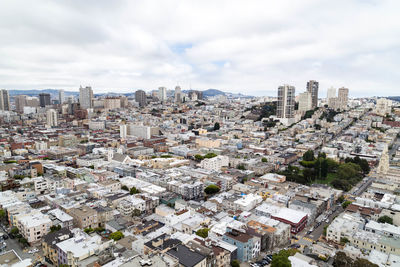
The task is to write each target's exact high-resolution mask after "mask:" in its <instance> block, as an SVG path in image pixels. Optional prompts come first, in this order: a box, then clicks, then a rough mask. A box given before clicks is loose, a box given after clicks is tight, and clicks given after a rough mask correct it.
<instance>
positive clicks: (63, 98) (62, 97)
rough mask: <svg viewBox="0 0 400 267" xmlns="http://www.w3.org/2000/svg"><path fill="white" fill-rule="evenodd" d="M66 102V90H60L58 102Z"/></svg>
mask: <svg viewBox="0 0 400 267" xmlns="http://www.w3.org/2000/svg"><path fill="white" fill-rule="evenodd" d="M64 100H65V93H64V90H62V89H61V90H59V91H58V101H59V102H60V104H62V103H64Z"/></svg>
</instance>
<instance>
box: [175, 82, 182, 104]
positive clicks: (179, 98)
mask: <svg viewBox="0 0 400 267" xmlns="http://www.w3.org/2000/svg"><path fill="white" fill-rule="evenodd" d="M181 101H182V89H181V87H180V86H176V87H175V103H178V104H179V103H181Z"/></svg>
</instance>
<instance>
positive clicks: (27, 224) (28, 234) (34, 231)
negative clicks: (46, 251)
mask: <svg viewBox="0 0 400 267" xmlns="http://www.w3.org/2000/svg"><path fill="white" fill-rule="evenodd" d="M51 225H52V221H51V220H50V218H49V216H48V215H45V214H42V213H41V212H37V213H34V214H27V215H26V216H22V217H20V218H19V219H18V222H17V228H18V229H19V231H20V233H21V235H23V236H24V237H25V238H26V240H27V241H28V242H29V243H35V242H37V241H40V239H41V238H42V237H43V236H45V235H46V234H47V233H49V232H50V226H51Z"/></svg>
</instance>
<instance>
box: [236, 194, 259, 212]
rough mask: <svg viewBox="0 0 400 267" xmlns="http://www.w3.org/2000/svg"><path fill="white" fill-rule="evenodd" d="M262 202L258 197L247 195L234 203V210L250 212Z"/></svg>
mask: <svg viewBox="0 0 400 267" xmlns="http://www.w3.org/2000/svg"><path fill="white" fill-rule="evenodd" d="M262 201H263V199H262V197H261V196H260V195H255V194H248V195H245V196H243V197H242V198H239V199H238V200H236V201H235V202H234V205H235V209H236V210H242V211H250V210H252V209H254V208H255V207H256V206H257V205H258V204H260V203H261V202H262Z"/></svg>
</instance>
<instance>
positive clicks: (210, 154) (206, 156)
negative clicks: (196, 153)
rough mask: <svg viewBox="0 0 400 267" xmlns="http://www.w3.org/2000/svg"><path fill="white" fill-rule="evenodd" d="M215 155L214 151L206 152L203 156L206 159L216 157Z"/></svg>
mask: <svg viewBox="0 0 400 267" xmlns="http://www.w3.org/2000/svg"><path fill="white" fill-rule="evenodd" d="M216 156H217V154H215V153H207V154H206V155H205V156H204V158H206V159H211V158H214V157H216Z"/></svg>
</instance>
